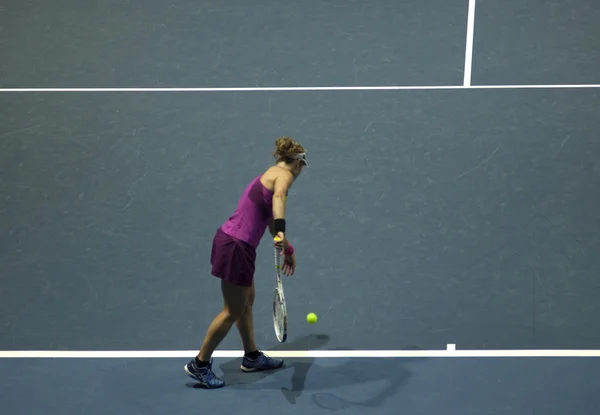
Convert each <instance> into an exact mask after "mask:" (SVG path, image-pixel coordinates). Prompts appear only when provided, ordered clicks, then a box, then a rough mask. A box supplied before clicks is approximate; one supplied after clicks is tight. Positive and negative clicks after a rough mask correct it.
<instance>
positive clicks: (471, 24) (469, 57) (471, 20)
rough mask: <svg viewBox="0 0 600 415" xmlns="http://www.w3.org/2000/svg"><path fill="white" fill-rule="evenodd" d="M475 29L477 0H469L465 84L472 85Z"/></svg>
mask: <svg viewBox="0 0 600 415" xmlns="http://www.w3.org/2000/svg"><path fill="white" fill-rule="evenodd" d="M474 31H475V0H469V17H468V19H467V48H466V50H465V79H464V81H463V85H464V86H470V85H471V68H472V67H473V32H474Z"/></svg>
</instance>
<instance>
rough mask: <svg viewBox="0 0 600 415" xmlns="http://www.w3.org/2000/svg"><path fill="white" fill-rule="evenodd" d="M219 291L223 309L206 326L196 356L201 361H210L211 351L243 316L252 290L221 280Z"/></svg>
mask: <svg viewBox="0 0 600 415" xmlns="http://www.w3.org/2000/svg"><path fill="white" fill-rule="evenodd" d="M221 291H222V293H223V301H224V306H223V310H222V311H221V312H220V313H219V314H218V315H217V316H216V317H215V318H214V320H213V321H212V323H211V324H210V326H209V327H208V331H207V333H206V337H205V338H204V342H203V343H202V347H201V348H200V352H199V353H198V356H197V357H198V360H200V361H201V362H209V361H210V358H211V356H212V354H213V352H214V351H215V349H216V348H217V346H218V345H219V344H220V343H221V342H222V341H223V339H224V338H225V336H227V333H228V332H229V330H231V327H232V326H233V324H234V323H235V322H236V321H238V320H239V319H240V318H241V317H242V316H243V314H244V312H245V310H246V305H247V303H248V298H249V296H250V293H251V292H254V290H253V288H251V287H242V286H239V285H233V284H230V283H228V282H226V281H225V280H221Z"/></svg>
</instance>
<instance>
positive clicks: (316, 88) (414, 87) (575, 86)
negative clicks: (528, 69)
mask: <svg viewBox="0 0 600 415" xmlns="http://www.w3.org/2000/svg"><path fill="white" fill-rule="evenodd" d="M596 88H600V84H564V85H469V86H465V85H423V86H419V85H412V86H411V85H408V86H401V85H399V86H394V85H390V86H297V87H296V86H290V87H287V86H282V87H231V88H0V93H11V92H12V93H15V92H287V91H308V92H311V91H415V90H425V91H436V90H468V89H596Z"/></svg>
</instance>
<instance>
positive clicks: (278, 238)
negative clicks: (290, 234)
mask: <svg viewBox="0 0 600 415" xmlns="http://www.w3.org/2000/svg"><path fill="white" fill-rule="evenodd" d="M274 241H275V247H276V248H277V250H278V251H279V252H283V251H285V250H286V249H287V247H288V245H289V244H290V243H289V242H288V240H287V238H286V237H285V234H284V233H283V232H278V233H277V235H275V239H274Z"/></svg>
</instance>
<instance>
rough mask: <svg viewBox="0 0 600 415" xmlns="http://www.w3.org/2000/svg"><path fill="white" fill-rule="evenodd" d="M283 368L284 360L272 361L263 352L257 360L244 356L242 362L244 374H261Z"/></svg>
mask: <svg viewBox="0 0 600 415" xmlns="http://www.w3.org/2000/svg"><path fill="white" fill-rule="evenodd" d="M282 366H283V360H278V359H272V358H270V357H269V356H267V355H266V354H264V353H263V352H260V354H259V355H258V357H257V358H256V359H250V358H249V357H246V356H244V359H243V360H242V366H241V368H242V370H243V371H244V372H259V371H263V370H273V369H279V368H280V367H282Z"/></svg>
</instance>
